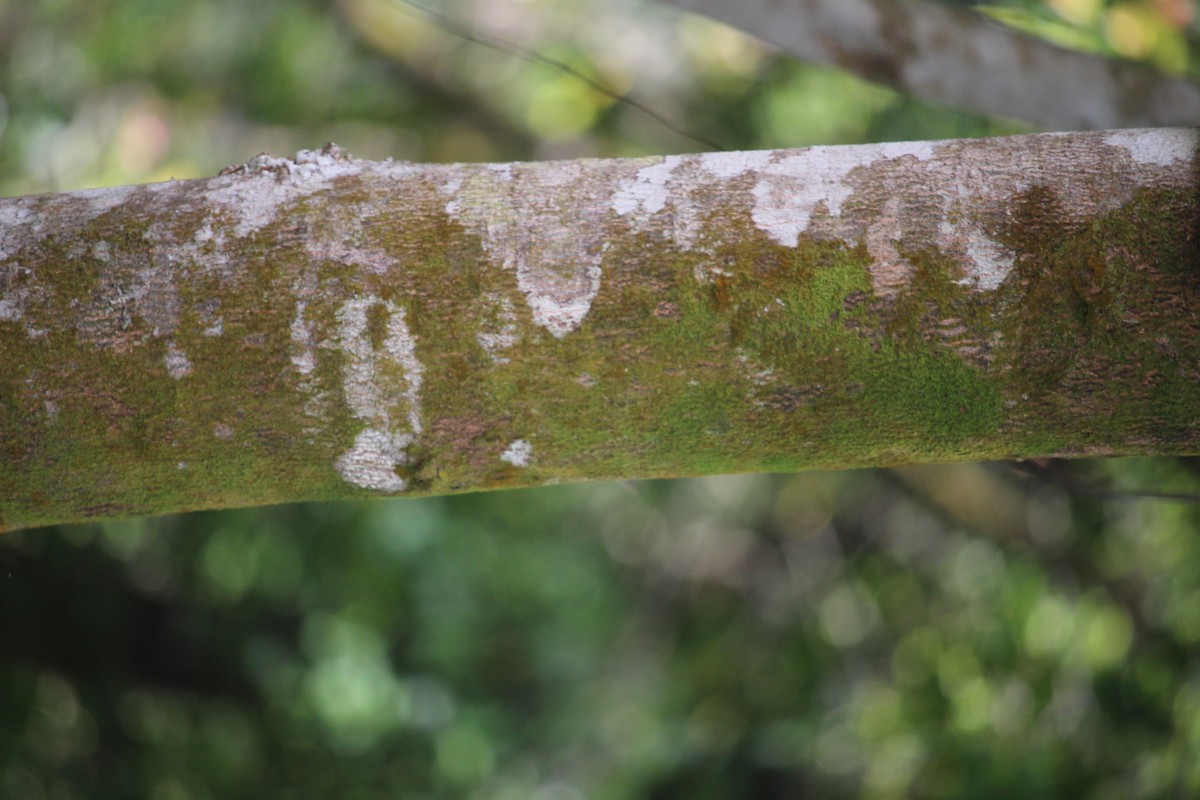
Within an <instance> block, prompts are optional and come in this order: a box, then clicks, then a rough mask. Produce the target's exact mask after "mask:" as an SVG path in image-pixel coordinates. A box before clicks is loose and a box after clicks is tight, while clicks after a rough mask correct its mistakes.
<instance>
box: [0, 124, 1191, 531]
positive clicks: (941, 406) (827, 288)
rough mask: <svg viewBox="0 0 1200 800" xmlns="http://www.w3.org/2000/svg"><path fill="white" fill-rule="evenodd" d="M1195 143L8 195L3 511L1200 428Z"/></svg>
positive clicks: (922, 457) (931, 146)
mask: <svg viewBox="0 0 1200 800" xmlns="http://www.w3.org/2000/svg"><path fill="white" fill-rule="evenodd" d="M1196 146H1197V136H1196V133H1195V132H1194V131H1191V130H1184V129H1176V130H1145V131H1117V132H1108V133H1097V134H1068V135H1057V136H1054V135H1043V136H1031V137H1018V138H1010V139H993V140H976V141H950V142H940V143H932V142H917V143H901V144H887V145H872V146H863V147H818V148H813V149H809V150H793V151H771V152H757V153H718V154H707V155H698V156H682V157H680V156H672V157H667V158H648V159H638V160H614V161H577V162H559V163H541V164H506V165H428V166H426V165H416V164H407V163H391V162H388V163H372V162H364V161H355V160H351V159H349V158H348V157H347V156H345V155H344V154H342V153H341V152H340V151H338V150H337V149H336V148H333V147H330V148H327V149H326V150H324V151H321V152H319V153H317V152H307V151H306V152H303V153H300V154H298V155H297V158H296V159H295V160H290V159H282V158H277V157H272V156H261V157H258V158H256V159H254V160H252V161H251V162H249V163H248V164H246V165H243V166H241V167H239V168H238V169H236V170H233V171H232V172H230V174H227V175H223V176H221V177H217V178H213V179H209V180H197V181H177V182H171V183H161V184H154V185H148V186H140V187H125V188H119V189H103V190H95V191H88V192H77V193H71V194H63V195H47V196H41V197H24V198H15V199H9V200H0V364H2V365H3V369H2V370H0V527H4V528H15V527H21V526H28V525H34V524H40V523H49V522H57V521H66V520H77V519H88V518H95V517H106V516H128V515H139V514H150V513H160V512H167V511H175V510H182V509H190V508H208V507H221V506H236V505H245V504H252V503H264V502H284V501H295V500H303V499H317V498H336V497H357V496H368V495H402V494H429V493H446V492H458V491H468V490H473V489H481V488H496V487H504V486H526V485H534V484H539V483H546V482H557V481H574V480H588V479H601V478H615V477H646V476H665V475H684V474H704V473H717V472H736V471H751V470H793V469H800V468H805V467H849V466H857V465H867V464H894V463H901V462H923V461H947V460H968V459H970V460H974V459H986V458H1005V457H1032V456H1050V455H1068V456H1069V455H1080V454H1116V453H1195V452H1200V428H1198V426H1197V424H1196V420H1197V413H1196V409H1197V408H1200V402H1198V401H1200V335H1198V333H1200V331H1198V330H1197V328H1198V327H1200V321H1198V320H1197V318H1196V316H1195V314H1194V309H1195V308H1196V307H1197V305H1198V300H1200V296H1198V291H1200V270H1198V269H1197V267H1198V266H1200V265H1198V264H1197V263H1196V262H1197V253H1196V241H1197V239H1196V234H1197V230H1196V227H1197V220H1198V219H1200V214H1198V212H1200V209H1198V208H1197V199H1196V197H1197V194H1196V191H1197V175H1196V164H1197V162H1196V158H1195V155H1196Z"/></svg>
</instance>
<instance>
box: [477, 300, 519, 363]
mask: <svg viewBox="0 0 1200 800" xmlns="http://www.w3.org/2000/svg"><path fill="white" fill-rule="evenodd" d="M485 300H486V301H487V304H488V308H486V309H485V310H484V312H483V313H482V314H481V317H482V318H483V320H484V322H483V323H482V324H483V325H485V326H486V328H485V329H484V330H479V331H476V332H475V341H477V342H479V346H480V347H482V348H483V349H484V350H486V351H487V354H488V355H489V356H491V357H492V362H493V363H496V364H507V363H508V358H507V357H506V356H505V355H504V351H505V350H508V349H509V348H511V347H514V346H515V345H516V344H517V342H518V341H520V338H521V332H520V329H519V328H518V327H517V314H516V311H515V310H514V309H513V306H512V303H510V302H509V301H508V298H507V297H502V296H499V295H495V294H491V293H489V294H488V295H486V296H485Z"/></svg>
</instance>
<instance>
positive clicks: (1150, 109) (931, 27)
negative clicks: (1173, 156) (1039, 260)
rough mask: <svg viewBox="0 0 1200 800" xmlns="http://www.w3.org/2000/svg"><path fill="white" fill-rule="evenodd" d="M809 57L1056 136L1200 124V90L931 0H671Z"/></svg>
mask: <svg viewBox="0 0 1200 800" xmlns="http://www.w3.org/2000/svg"><path fill="white" fill-rule="evenodd" d="M663 1H664V2H666V3H668V4H670V5H673V6H676V7H678V8H681V9H684V10H686V11H691V12H695V13H697V14H702V15H704V16H706V17H710V18H712V19H715V20H718V21H720V22H724V23H726V24H728V25H732V26H733V27H735V28H739V29H741V30H743V31H745V32H746V33H749V34H751V35H753V36H756V37H758V38H760V39H762V40H763V41H765V42H768V43H770V44H773V45H775V46H777V47H779V48H781V49H782V50H783V51H784V52H786V53H788V54H790V55H792V56H794V57H796V58H798V59H801V60H802V61H811V62H815V63H820V64H834V65H837V66H839V67H842V68H844V69H846V70H848V71H850V72H852V73H854V74H856V75H858V76H860V77H862V78H865V79H867V80H871V81H875V82H877V83H882V84H884V85H887V86H890V87H892V88H893V89H896V90H898V91H901V92H906V93H909V94H912V95H915V96H917V97H920V98H923V99H925V100H929V101H933V102H936V103H942V104H945V105H948V106H952V107H954V108H960V109H965V110H970V111H975V112H978V113H981V114H985V115H990V116H1001V117H1012V118H1015V119H1022V120H1025V121H1027V122H1031V123H1035V124H1037V125H1039V126H1041V127H1043V128H1046V129H1050V130H1097V129H1105V128H1121V127H1143V126H1145V127H1154V126H1170V125H1195V124H1197V123H1200V86H1197V85H1195V84H1193V83H1190V82H1188V81H1185V80H1180V79H1178V78H1171V77H1167V76H1165V75H1162V74H1160V73H1158V72H1155V71H1153V70H1151V69H1148V68H1146V67H1143V66H1141V65H1138V64H1132V63H1129V62H1124V61H1118V60H1113V59H1108V58H1102V57H1100V56H1095V55H1091V54H1087V53H1080V52H1076V51H1073V50H1066V49H1064V48H1061V47H1058V46H1056V45H1053V44H1050V43H1049V42H1046V41H1043V40H1041V39H1037V38H1034V37H1032V36H1027V35H1025V34H1022V33H1018V32H1016V31H1013V30H1010V29H1007V28H1004V27H1001V26H1000V25H998V24H996V23H995V22H993V21H991V20H988V19H986V18H985V17H983V16H982V15H980V14H978V13H977V12H974V11H969V10H965V9H958V8H952V7H948V6H943V5H941V4H939V3H936V2H927V0H663Z"/></svg>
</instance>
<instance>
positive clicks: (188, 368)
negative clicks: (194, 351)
mask: <svg viewBox="0 0 1200 800" xmlns="http://www.w3.org/2000/svg"><path fill="white" fill-rule="evenodd" d="M163 363H164V364H165V365H166V367H167V374H168V375H170V376H171V377H172V378H174V379H175V380H179V379H180V378H183V377H184V376H187V375H190V374H191V372H192V362H191V361H190V360H188V357H187V354H186V353H184V352H183V351H182V350H180V349H179V347H178V346H177V345H176V344H175V343H174V342H170V343H169V344H168V345H167V354H166V355H165V356H163Z"/></svg>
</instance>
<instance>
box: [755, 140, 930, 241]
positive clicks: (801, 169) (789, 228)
mask: <svg viewBox="0 0 1200 800" xmlns="http://www.w3.org/2000/svg"><path fill="white" fill-rule="evenodd" d="M933 155H934V144H933V143H932V142H889V143H887V144H879V145H870V146H868V145H860V146H856V147H812V148H809V149H808V150H805V151H803V152H801V153H798V154H796V155H793V156H787V157H785V158H782V159H780V160H778V161H775V162H774V163H772V164H770V165H768V166H767V167H765V168H764V169H763V170H762V174H763V177H762V178H760V179H759V181H758V183H757V184H755V186H754V211H753V212H752V214H751V216H752V218H753V219H754V224H755V225H757V226H758V227H759V229H760V230H762V231H764V232H765V233H766V234H767V235H768V236H770V237H771V239H772V240H773V241H775V242H777V243H779V244H781V245H784V246H785V247H795V246H796V245H797V244H798V243H799V241H800V234H802V233H804V232H805V231H807V230H808V227H809V223H810V222H811V221H812V218H813V215H814V214H815V213H817V211H818V209H819V208H820V207H822V206H823V207H824V209H825V211H826V213H828V214H829V216H831V217H839V216H841V213H842V205H843V204H844V203H845V202H846V201H847V200H849V199H850V196H851V195H852V194H853V193H854V188H853V187H852V186H850V185H849V184H848V183H847V178H848V177H849V176H850V173H851V172H853V171H854V170H855V169H858V168H859V167H869V166H871V165H872V164H874V163H876V162H878V161H881V160H890V159H896V158H900V157H902V156H915V157H916V158H917V160H918V161H928V160H929V159H931V158H933Z"/></svg>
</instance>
